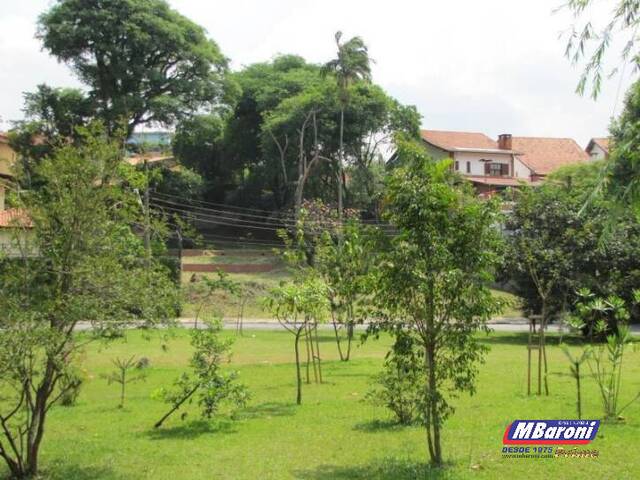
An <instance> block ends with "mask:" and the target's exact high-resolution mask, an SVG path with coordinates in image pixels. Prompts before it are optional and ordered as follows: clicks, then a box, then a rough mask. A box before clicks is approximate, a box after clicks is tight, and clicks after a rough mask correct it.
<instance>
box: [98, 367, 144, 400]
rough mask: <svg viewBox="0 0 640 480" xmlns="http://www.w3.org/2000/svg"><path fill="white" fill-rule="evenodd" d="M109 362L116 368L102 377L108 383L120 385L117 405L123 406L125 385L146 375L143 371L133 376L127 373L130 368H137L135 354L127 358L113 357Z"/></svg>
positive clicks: (142, 378)
mask: <svg viewBox="0 0 640 480" xmlns="http://www.w3.org/2000/svg"><path fill="white" fill-rule="evenodd" d="M111 363H113V365H114V367H116V370H115V371H113V372H111V373H109V374H108V375H105V376H104V377H105V378H106V379H107V382H108V383H109V384H112V383H117V384H119V385H120V404H119V405H118V408H124V400H125V396H126V389H127V385H128V384H130V383H134V382H139V381H140V380H144V379H145V378H146V375H145V372H140V373H138V375H134V376H131V375H129V371H130V370H133V369H134V368H139V367H138V362H137V361H136V357H135V355H132V356H131V357H129V358H115V359H114V360H112V361H111Z"/></svg>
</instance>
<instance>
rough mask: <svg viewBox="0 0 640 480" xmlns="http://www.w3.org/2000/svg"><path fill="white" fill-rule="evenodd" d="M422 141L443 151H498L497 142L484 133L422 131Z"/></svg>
mask: <svg viewBox="0 0 640 480" xmlns="http://www.w3.org/2000/svg"><path fill="white" fill-rule="evenodd" d="M420 135H421V136H422V139H423V140H425V141H427V142H429V143H430V144H432V145H435V146H436V147H439V148H441V149H443V150H448V151H451V150H455V149H457V148H479V149H496V148H498V144H497V142H495V141H493V140H491V139H490V138H489V137H487V136H486V135H485V134H484V133H477V132H449V131H445V130H421V131H420Z"/></svg>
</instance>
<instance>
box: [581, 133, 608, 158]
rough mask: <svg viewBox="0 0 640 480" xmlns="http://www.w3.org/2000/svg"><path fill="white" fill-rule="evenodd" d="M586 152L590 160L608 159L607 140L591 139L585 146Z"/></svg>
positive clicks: (602, 138)
mask: <svg viewBox="0 0 640 480" xmlns="http://www.w3.org/2000/svg"><path fill="white" fill-rule="evenodd" d="M586 152H587V155H589V158H590V159H591V160H606V159H607V158H609V139H608V138H604V137H601V138H592V139H591V140H590V141H589V144H588V145H587V148H586Z"/></svg>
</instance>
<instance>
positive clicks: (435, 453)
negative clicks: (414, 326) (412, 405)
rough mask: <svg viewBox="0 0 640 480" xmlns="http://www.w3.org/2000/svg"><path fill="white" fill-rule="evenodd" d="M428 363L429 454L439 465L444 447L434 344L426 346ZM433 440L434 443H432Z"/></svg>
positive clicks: (433, 461)
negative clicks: (441, 441)
mask: <svg viewBox="0 0 640 480" xmlns="http://www.w3.org/2000/svg"><path fill="white" fill-rule="evenodd" d="M426 363H427V377H428V398H429V401H428V409H429V418H430V422H429V423H430V427H431V433H432V435H433V438H431V435H429V440H430V442H429V443H430V444H429V454H430V455H431V463H432V464H433V465H435V466H437V467H439V466H441V465H442V448H441V445H440V418H439V413H438V403H437V398H438V396H437V388H438V387H437V383H436V365H435V348H434V345H433V344H427V346H426ZM431 442H432V444H431Z"/></svg>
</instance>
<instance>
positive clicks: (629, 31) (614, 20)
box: [560, 0, 640, 98]
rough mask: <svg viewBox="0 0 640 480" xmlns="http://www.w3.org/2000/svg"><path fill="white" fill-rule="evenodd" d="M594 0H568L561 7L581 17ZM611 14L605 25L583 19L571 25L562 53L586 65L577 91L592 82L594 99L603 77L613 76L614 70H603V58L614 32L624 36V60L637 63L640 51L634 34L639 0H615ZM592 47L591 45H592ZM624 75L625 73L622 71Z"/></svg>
mask: <svg viewBox="0 0 640 480" xmlns="http://www.w3.org/2000/svg"><path fill="white" fill-rule="evenodd" d="M595 3H596V2H595V1H594V0H568V1H567V2H566V3H564V4H563V5H562V6H561V7H560V8H561V9H566V10H569V11H570V12H571V13H572V14H573V15H574V18H575V19H579V18H580V17H582V16H583V14H584V13H585V12H587V11H588V10H589V8H590V7H591V6H592V5H593V4H595ZM611 12H612V14H611V17H610V18H609V19H607V21H606V23H605V24H604V27H602V28H601V29H598V27H596V26H594V23H595V20H586V21H584V22H583V23H581V24H578V25H576V24H574V25H572V26H571V28H570V30H569V32H568V35H567V36H568V40H567V46H566V50H565V55H566V57H567V58H569V59H570V60H571V62H572V63H573V64H577V63H578V62H580V61H582V60H585V62H586V63H585V67H584V70H583V72H582V75H581V76H580V81H579V82H578V86H577V88H576V90H577V91H578V92H579V93H580V94H582V93H584V92H585V90H586V89H587V85H588V84H589V83H591V92H592V93H591V95H592V97H593V98H597V97H598V94H599V93H600V90H601V89H602V80H603V76H613V75H614V74H615V73H617V69H615V70H613V71H611V72H604V60H605V58H606V53H607V50H608V49H609V47H610V45H611V43H612V41H613V40H614V36H615V35H620V36H623V35H627V38H626V42H625V43H624V47H623V48H622V51H621V56H622V59H623V61H625V62H629V63H632V64H633V65H635V66H636V68H637V66H638V65H640V50H639V49H638V45H637V43H636V42H637V36H636V33H637V31H638V25H639V18H640V2H639V1H638V0H616V1H615V7H613V8H612V9H611ZM592 45H593V46H594V47H593V48H590V47H591V46H592ZM623 74H624V73H623Z"/></svg>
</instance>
